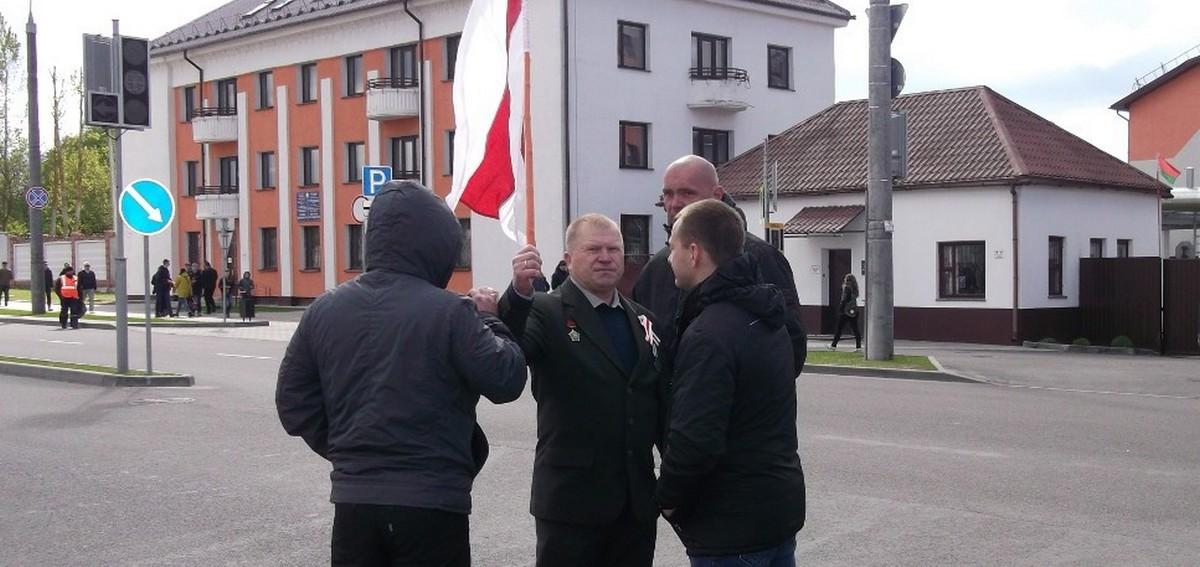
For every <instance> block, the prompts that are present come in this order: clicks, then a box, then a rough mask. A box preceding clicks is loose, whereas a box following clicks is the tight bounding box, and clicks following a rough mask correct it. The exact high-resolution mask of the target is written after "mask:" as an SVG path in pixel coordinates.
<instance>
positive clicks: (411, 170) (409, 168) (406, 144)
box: [391, 136, 421, 179]
mask: <svg viewBox="0 0 1200 567" xmlns="http://www.w3.org/2000/svg"><path fill="white" fill-rule="evenodd" d="M391 158H392V161H391V164H392V178H394V179H416V178H418V177H420V176H421V165H420V163H421V162H420V161H418V157H417V137H416V136H402V137H400V138H392V151H391Z"/></svg>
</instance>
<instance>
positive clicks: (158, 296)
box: [146, 259, 174, 317]
mask: <svg viewBox="0 0 1200 567" xmlns="http://www.w3.org/2000/svg"><path fill="white" fill-rule="evenodd" d="M150 287H151V289H152V291H153V292H154V316H155V317H166V316H169V315H171V288H172V287H174V284H173V282H172V281H171V261H170V260H167V259H163V261H162V265H161V266H159V267H158V271H156V272H154V277H152V278H150ZM146 300H147V301H149V298H148V297H147V298H146Z"/></svg>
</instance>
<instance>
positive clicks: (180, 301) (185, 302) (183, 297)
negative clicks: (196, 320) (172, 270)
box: [175, 268, 194, 317]
mask: <svg viewBox="0 0 1200 567" xmlns="http://www.w3.org/2000/svg"><path fill="white" fill-rule="evenodd" d="M175 299H176V303H177V305H176V307H175V316H176V317H178V316H180V315H181V314H182V313H183V308H184V307H187V316H188V317H192V316H193V315H194V314H193V312H192V276H191V275H189V274H188V271H187V268H184V269H181V270H179V277H177V278H175Z"/></svg>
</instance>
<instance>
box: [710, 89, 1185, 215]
mask: <svg viewBox="0 0 1200 567" xmlns="http://www.w3.org/2000/svg"><path fill="white" fill-rule="evenodd" d="M894 108H895V109H896V110H902V111H904V112H905V113H906V114H907V116H908V176H907V177H905V178H904V179H900V180H897V182H896V185H895V186H896V188H897V189H920V188H929V187H946V186H962V185H993V184H1004V185H1008V184H1018V183H1032V182H1039V181H1040V182H1051V183H1071V184H1079V185H1093V186H1101V187H1111V188H1119V189H1128V190H1135V191H1145V192H1152V193H1157V194H1160V195H1169V193H1167V192H1166V190H1165V186H1164V185H1163V184H1161V183H1159V182H1158V181H1157V180H1155V179H1154V178H1153V177H1150V176H1148V175H1146V174H1144V173H1142V172H1141V171H1138V170H1137V169H1135V168H1134V167H1133V166H1131V165H1129V164H1127V163H1125V162H1124V161H1121V160H1119V159H1117V158H1115V157H1113V156H1111V155H1109V154H1108V153H1106V152H1104V151H1103V150H1100V149H1098V148H1096V147H1095V146H1093V145H1091V144H1089V143H1087V142H1085V141H1084V140H1082V139H1080V138H1079V137H1077V136H1075V135H1074V134H1071V133H1070V132H1067V131H1066V130H1063V129H1062V128H1059V127H1058V126H1056V125H1055V124H1054V123H1052V122H1050V121H1049V120H1046V119H1044V118H1042V117H1040V116H1038V115H1037V114H1034V113H1033V112H1031V111H1030V110H1028V109H1026V108H1024V107H1022V106H1021V105H1019V104H1017V103H1015V102H1013V101H1011V100H1009V99H1007V98H1005V97H1003V96H1001V95H999V94H997V93H996V92H995V91H993V90H992V89H990V88H988V87H982V86H980V87H968V88H962V89H954V90H945V91H932V92H926V93H917V94H912V95H906V96H902V97H900V98H898V99H896V101H895V102H894ZM767 155H768V158H769V159H771V160H778V161H779V192H780V194H781V195H788V194H804V193H809V194H822V193H839V192H850V191H865V190H866V186H867V102H866V101H864V100H855V101H847V102H841V103H838V104H835V105H833V106H831V107H829V108H827V109H825V110H823V111H821V112H819V113H817V114H816V115H814V116H812V117H811V118H809V119H808V120H805V121H804V122H801V123H799V124H797V125H795V126H793V127H791V128H789V129H787V130H785V131H784V132H783V133H781V134H780V135H778V136H776V137H774V138H772V139H771V140H770V142H769V143H768V148H767ZM762 160H763V157H762V144H759V145H758V146H755V147H754V148H751V149H750V150H749V151H747V152H745V153H743V154H741V155H739V156H737V157H736V158H734V159H733V160H731V161H730V162H728V163H726V164H724V165H722V166H721V168H720V175H721V184H722V185H723V186H724V187H725V190H726V191H727V192H729V193H730V194H732V195H734V196H735V197H748V196H753V195H757V194H758V187H759V186H760V185H761V182H762V179H761V178H762Z"/></svg>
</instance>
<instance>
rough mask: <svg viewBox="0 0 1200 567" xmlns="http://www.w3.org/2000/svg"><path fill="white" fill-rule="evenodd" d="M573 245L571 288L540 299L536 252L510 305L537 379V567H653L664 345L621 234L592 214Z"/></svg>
mask: <svg viewBox="0 0 1200 567" xmlns="http://www.w3.org/2000/svg"><path fill="white" fill-rule="evenodd" d="M371 214H372V215H374V214H375V212H374V211H373V210H372V212H371ZM566 240H567V253H566V255H565V259H566V261H567V263H568V265H569V266H570V277H569V278H568V279H567V280H566V281H565V282H564V283H563V284H562V285H561V286H560V287H559V288H558V289H556V290H554V292H553V293H548V294H547V293H536V294H535V293H534V288H533V282H532V280H533V278H535V277H537V276H538V275H540V274H541V264H542V261H541V256H540V255H539V254H538V251H537V249H536V248H533V247H531V246H530V247H526V248H524V249H522V250H521V251H520V252H518V253H517V255H516V257H515V258H514V259H513V283H512V286H510V287H509V289H508V291H507V292H506V293H505V294H504V298H503V299H502V300H501V303H500V313H501V317H502V318H503V319H504V321H505V323H507V324H508V326H509V328H511V329H512V330H513V333H515V334H516V335H517V336H518V337H519V340H520V343H521V348H522V349H523V350H524V351H525V357H526V359H527V360H528V361H529V366H530V368H531V369H532V370H533V396H534V399H536V400H537V437H538V441H537V450H536V452H535V454H534V458H533V490H532V500H531V502H530V512H531V513H532V514H533V516H534V518H535V519H536V526H537V565H538V567H610V566H611V567H640V566H645V567H649V566H650V564H651V562H652V560H653V559H654V543H655V538H656V527H657V526H656V521H657V517H658V508H657V507H656V506H655V503H654V458H653V455H652V453H651V448H652V446H653V445H654V444H655V443H657V442H658V441H659V437H660V433H661V431H662V422H661V419H662V418H661V416H662V414H663V409H664V402H665V398H666V395H665V392H664V390H663V388H662V382H660V381H659V379H658V374H657V372H656V370H655V366H656V364H655V357H656V352H657V349H658V344H657V338H656V337H655V335H654V327H653V323H652V319H651V315H650V312H649V311H648V310H647V309H645V308H643V307H642V306H640V305H638V304H636V303H633V302H632V301H629V300H628V299H626V298H625V297H624V296H622V295H621V293H620V292H618V291H617V289H616V286H617V282H619V281H620V280H621V274H622V273H623V272H624V246H623V244H622V241H621V230H620V228H619V227H618V226H617V225H616V223H614V222H613V221H612V220H611V219H609V218H607V217H605V216H603V215H584V216H582V217H580V218H578V219H576V220H575V221H574V222H572V223H571V226H570V227H568V228H567V238H566Z"/></svg>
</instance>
